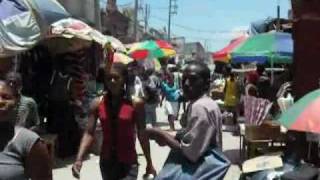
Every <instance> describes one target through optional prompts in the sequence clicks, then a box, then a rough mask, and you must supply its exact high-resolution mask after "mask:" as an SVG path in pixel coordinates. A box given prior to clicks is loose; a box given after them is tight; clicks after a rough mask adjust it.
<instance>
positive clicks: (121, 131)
mask: <svg viewBox="0 0 320 180" xmlns="http://www.w3.org/2000/svg"><path fill="white" fill-rule="evenodd" d="M105 102H106V101H105V98H103V100H102V101H101V103H100V105H99V119H100V121H101V125H102V130H103V144H102V151H101V157H102V158H103V159H105V160H110V159H111V158H112V157H111V156H112V152H115V154H116V158H117V160H118V161H119V162H122V163H126V164H132V163H136V162H137V153H136V148H135V141H136V132H135V120H134V108H133V106H132V105H131V104H129V103H127V102H125V101H122V102H121V107H120V110H119V114H118V118H117V119H116V122H117V128H116V130H115V131H114V133H113V134H115V136H116V137H112V136H113V134H112V133H111V132H112V130H111V128H112V125H111V119H110V113H109V112H108V108H107V105H106V104H107V103H105ZM113 140H115V141H116V143H115V144H114V143H112V141H113ZM112 150H113V151H112Z"/></svg>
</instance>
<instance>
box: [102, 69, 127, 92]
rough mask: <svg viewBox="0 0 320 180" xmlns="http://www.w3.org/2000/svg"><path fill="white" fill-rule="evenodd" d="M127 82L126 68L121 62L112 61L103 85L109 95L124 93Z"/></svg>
mask: <svg viewBox="0 0 320 180" xmlns="http://www.w3.org/2000/svg"><path fill="white" fill-rule="evenodd" d="M127 82H128V69H127V66H126V65H125V64H123V63H113V64H112V66H111V69H110V71H109V73H108V74H106V80H105V85H106V88H107V90H108V92H110V93H111V95H121V93H122V95H124V94H123V93H125V91H126V86H127Z"/></svg>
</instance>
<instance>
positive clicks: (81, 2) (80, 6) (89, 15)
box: [58, 0, 101, 30]
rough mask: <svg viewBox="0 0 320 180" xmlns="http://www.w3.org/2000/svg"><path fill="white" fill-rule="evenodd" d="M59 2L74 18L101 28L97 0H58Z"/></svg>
mask: <svg viewBox="0 0 320 180" xmlns="http://www.w3.org/2000/svg"><path fill="white" fill-rule="evenodd" d="M58 2H60V4H61V5H62V6H63V7H64V8H65V9H66V10H67V11H68V12H69V13H70V14H71V15H72V16H73V17H74V18H76V19H80V20H82V21H84V22H85V23H87V24H89V25H91V26H93V27H94V28H96V29H98V30H101V17H100V4H99V0H77V1H70V0H58Z"/></svg>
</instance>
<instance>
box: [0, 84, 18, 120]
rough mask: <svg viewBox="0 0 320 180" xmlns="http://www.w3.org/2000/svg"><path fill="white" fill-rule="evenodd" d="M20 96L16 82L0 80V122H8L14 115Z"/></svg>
mask: <svg viewBox="0 0 320 180" xmlns="http://www.w3.org/2000/svg"><path fill="white" fill-rule="evenodd" d="M17 101H18V95H17V90H16V87H15V84H14V82H12V81H11V80H8V79H6V80H0V122H6V121H8V120H9V118H10V116H12V114H13V113H14V109H15V107H16V105H17Z"/></svg>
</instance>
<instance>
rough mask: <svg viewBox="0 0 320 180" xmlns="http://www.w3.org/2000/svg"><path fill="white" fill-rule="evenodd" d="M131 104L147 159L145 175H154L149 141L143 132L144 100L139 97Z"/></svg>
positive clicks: (144, 125) (144, 126)
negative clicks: (138, 99)
mask: <svg viewBox="0 0 320 180" xmlns="http://www.w3.org/2000/svg"><path fill="white" fill-rule="evenodd" d="M133 104H134V108H135V115H134V119H135V122H136V125H137V133H138V140H139V142H140V144H141V148H142V150H143V153H144V156H145V158H146V161H147V167H146V175H148V174H153V175H154V176H155V175H156V170H155V169H154V167H153V163H152V159H151V153H150V142H149V139H148V137H147V136H146V134H145V133H144V131H145V128H146V123H145V110H144V101H143V100H142V99H141V100H140V101H135V102H134V103H133Z"/></svg>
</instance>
